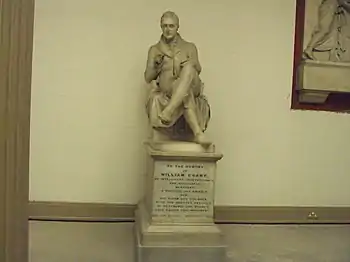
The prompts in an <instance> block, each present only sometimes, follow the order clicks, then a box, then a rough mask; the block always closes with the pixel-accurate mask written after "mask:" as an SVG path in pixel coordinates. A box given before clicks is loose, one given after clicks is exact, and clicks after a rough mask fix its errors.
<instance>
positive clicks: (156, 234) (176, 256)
mask: <svg viewBox="0 0 350 262" xmlns="http://www.w3.org/2000/svg"><path fill="white" fill-rule="evenodd" d="M146 149H147V154H148V158H147V174H146V180H145V189H146V190H145V195H144V197H143V198H142V199H141V201H140V203H139V205H138V208H137V210H136V213H135V217H136V223H135V228H134V229H135V230H134V233H135V242H136V243H135V244H136V257H137V259H136V262H225V261H226V245H225V241H224V236H223V233H222V232H221V231H220V229H219V228H218V227H217V225H215V223H214V188H215V187H214V183H215V176H216V162H217V161H218V160H220V159H221V158H222V155H221V154H218V153H216V152H215V147H214V146H211V147H208V148H201V147H200V146H199V145H197V144H193V143H182V144H180V143H147V144H146Z"/></svg>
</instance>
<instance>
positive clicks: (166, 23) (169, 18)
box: [160, 11, 180, 40]
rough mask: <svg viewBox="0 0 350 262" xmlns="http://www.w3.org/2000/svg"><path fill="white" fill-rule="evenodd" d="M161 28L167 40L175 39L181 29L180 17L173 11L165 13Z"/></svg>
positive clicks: (161, 20)
mask: <svg viewBox="0 0 350 262" xmlns="http://www.w3.org/2000/svg"><path fill="white" fill-rule="evenodd" d="M160 27H161V28H162V31H163V36H164V37H165V39H167V40H171V39H173V38H174V37H175V36H176V35H177V32H178V30H179V27H180V23H179V17H178V16H177V15H176V14H175V13H174V12H172V11H167V12H165V13H164V14H163V15H162V17H161V19H160Z"/></svg>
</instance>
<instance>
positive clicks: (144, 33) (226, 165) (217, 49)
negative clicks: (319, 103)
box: [30, 0, 350, 206]
mask: <svg viewBox="0 0 350 262" xmlns="http://www.w3.org/2000/svg"><path fill="white" fill-rule="evenodd" d="M36 2H37V4H36V26H35V50H34V51H35V52H34V68H33V93H32V123H31V132H32V133H31V135H32V138H31V141H32V144H31V173H30V175H31V186H30V199H31V200H38V201H39V200H46V201H74V202H108V203H136V202H137V200H138V198H139V196H140V193H139V192H140V188H141V186H142V185H141V181H142V180H141V179H140V177H141V175H142V173H143V165H142V156H143V151H142V150H143V149H142V141H143V139H144V138H145V137H146V128H147V122H146V115H145V113H144V107H143V106H144V98H145V95H146V90H145V87H144V85H143V70H144V66H145V59H146V53H147V48H148V46H149V45H151V44H153V43H155V42H156V41H157V40H158V38H159V34H160V29H159V20H158V19H159V16H160V15H161V13H162V12H163V11H165V10H167V9H172V10H174V11H176V12H177V13H178V14H179V16H180V19H181V25H182V27H181V33H182V35H183V37H184V38H186V39H188V40H190V41H193V42H195V43H196V44H197V46H198V48H199V52H200V58H201V62H202V65H203V76H202V77H203V80H204V81H205V83H206V93H207V95H208V96H209V99H210V103H211V106H212V109H213V119H212V121H211V125H210V128H209V130H208V135H209V136H210V138H211V139H213V140H214V141H215V142H216V144H217V148H218V149H219V150H221V151H222V152H223V153H224V158H223V160H222V161H221V162H219V167H218V180H217V194H216V202H217V204H219V205H247V206H248V205H249V206H251V205H252V206H260V205H271V206H273V205H285V206H288V205H292V206H305V205H319V206H326V205H331V206H344V205H347V206H349V205H350V191H349V185H350V175H349V173H350V161H349V159H350V139H349V134H350V121H349V116H348V115H344V114H336V113H326V112H308V111H291V110H290V109H289V108H290V93H291V80H292V79H291V77H292V76H291V73H292V56H293V38H294V35H293V31H294V16H295V11H294V10H295V3H294V2H295V1H294V0H283V1H281V0H265V1H261V0H250V1H238V0H220V1H209V0H206V1H198V0H197V1H195V0H177V1H176V3H172V2H171V1H163V0H148V1H142V0H129V1H115V0H100V1H97V0H94V1H93V0H37V1H36ZM199 3H201V5H199ZM122 111H123V112H122Z"/></svg>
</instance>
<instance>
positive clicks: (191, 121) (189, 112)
mask: <svg viewBox="0 0 350 262" xmlns="http://www.w3.org/2000/svg"><path fill="white" fill-rule="evenodd" d="M195 106H196V105H195V102H194V97H193V94H190V95H189V97H188V99H186V101H185V111H184V117H185V119H186V122H187V123H188V125H189V126H190V128H191V129H192V132H193V135H194V141H195V142H196V143H198V144H202V145H209V144H211V143H210V142H209V141H208V140H207V139H206V137H205V136H204V133H203V130H202V128H201V127H200V125H199V122H198V118H197V115H196V113H195V109H196V108H195Z"/></svg>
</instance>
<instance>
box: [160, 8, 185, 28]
mask: <svg viewBox="0 0 350 262" xmlns="http://www.w3.org/2000/svg"><path fill="white" fill-rule="evenodd" d="M166 17H169V18H173V19H174V20H175V21H176V23H177V25H179V24H180V19H179V17H178V16H177V14H175V13H174V12H173V11H166V12H165V13H163V15H162V17H161V18H160V23H162V21H163V19H164V18H166Z"/></svg>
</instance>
